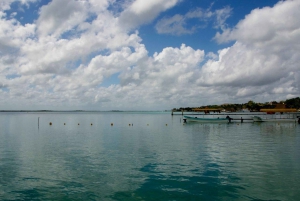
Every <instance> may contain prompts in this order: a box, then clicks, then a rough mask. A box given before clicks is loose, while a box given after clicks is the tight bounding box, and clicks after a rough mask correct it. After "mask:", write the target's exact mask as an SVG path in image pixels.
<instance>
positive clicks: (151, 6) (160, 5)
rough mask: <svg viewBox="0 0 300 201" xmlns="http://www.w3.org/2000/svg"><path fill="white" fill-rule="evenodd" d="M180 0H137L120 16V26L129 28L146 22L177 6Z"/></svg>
mask: <svg viewBox="0 0 300 201" xmlns="http://www.w3.org/2000/svg"><path fill="white" fill-rule="evenodd" d="M178 2H179V0H151V1H144V0H135V1H134V2H133V3H132V4H131V5H130V6H129V7H128V8H127V9H125V10H124V11H123V12H122V13H121V14H120V17H119V23H120V26H123V27H126V28H128V29H132V28H135V27H137V26H139V25H142V24H146V23H149V22H151V21H152V20H153V19H155V18H156V17H157V16H158V15H159V14H160V13H161V12H163V11H165V10H167V9H169V8H171V7H173V6H175V5H176V4H177V3H178Z"/></svg>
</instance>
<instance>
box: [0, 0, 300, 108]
mask: <svg viewBox="0 0 300 201" xmlns="http://www.w3.org/2000/svg"><path fill="white" fill-rule="evenodd" d="M299 4H300V3H299V1H295V0H287V1H275V0H264V1H261V0H251V1H238V0H234V1H224V0H216V1H208V0H201V1H200V0H199V1H187V0H153V1H143V0H123V1H116V0H98V1H96V0H47V1H46V0H3V1H1V3H0V26H1V27H2V30H0V95H1V98H0V109H98V110H110V109H121V110H132V109H143V110H144V109H148V110H156V109H158V110H160V109H172V108H174V107H194V106H201V105H207V104H222V103H243V102H248V101H249V100H253V101H256V102H266V101H271V100H277V101H280V100H285V99H288V98H293V97H297V96H299V94H300V89H299V83H300V73H299V67H298V66H297V63H299V58H300V57H299V56H300V55H299V49H300V48H299V42H298V41H300V40H299V39H300V36H299V27H300V24H299V20H298V19H299V17H300V14H299V12H298V10H299V8H300V5H299ZM297 9H298V10H297Z"/></svg>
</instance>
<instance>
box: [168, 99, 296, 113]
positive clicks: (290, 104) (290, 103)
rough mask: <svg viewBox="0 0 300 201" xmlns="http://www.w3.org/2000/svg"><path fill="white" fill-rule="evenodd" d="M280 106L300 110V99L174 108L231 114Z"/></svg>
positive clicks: (177, 109) (176, 109)
mask: <svg viewBox="0 0 300 201" xmlns="http://www.w3.org/2000/svg"><path fill="white" fill-rule="evenodd" d="M278 104H282V105H284V106H285V108H296V109H300V97H297V98H291V99H287V100H285V101H280V102H277V101H271V102H265V103H256V102H254V101H252V100H250V101H248V102H247V103H242V104H235V103H234V104H222V105H205V106H200V107H180V108H174V109H173V111H182V110H184V111H192V110H193V109H195V108H200V109H205V108H209V109H220V110H226V111H231V112H236V111H241V110H245V109H247V110H249V111H253V112H254V111H259V110H260V109H262V108H264V109H273V108H275V107H276V106H277V105H278Z"/></svg>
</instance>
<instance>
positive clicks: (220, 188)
mask: <svg viewBox="0 0 300 201" xmlns="http://www.w3.org/2000/svg"><path fill="white" fill-rule="evenodd" d="M38 118H39V127H38ZM49 122H52V125H51V126H50V125H49ZM64 123H65V125H64ZM111 123H113V126H111ZM78 124H79V125H78ZM91 124H92V125H91ZM129 124H130V125H129ZM0 132H1V133H0V200H299V199H300V191H299V189H300V125H299V124H294V123H280V124H278V123H243V124H241V123H232V124H220V125H219V124H199V123H193V124H185V125H183V123H182V116H173V117H172V116H171V115H170V113H126V112H111V113H109V112H107V113H104V112H103V113H0Z"/></svg>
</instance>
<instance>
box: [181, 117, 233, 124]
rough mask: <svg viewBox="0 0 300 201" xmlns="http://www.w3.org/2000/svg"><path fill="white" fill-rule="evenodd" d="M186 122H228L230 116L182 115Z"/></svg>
mask: <svg viewBox="0 0 300 201" xmlns="http://www.w3.org/2000/svg"><path fill="white" fill-rule="evenodd" d="M184 118H185V120H186V121H188V122H201V123H229V121H230V118H229V117H228V118H219V117H218V118H198V117H191V116H184Z"/></svg>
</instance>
